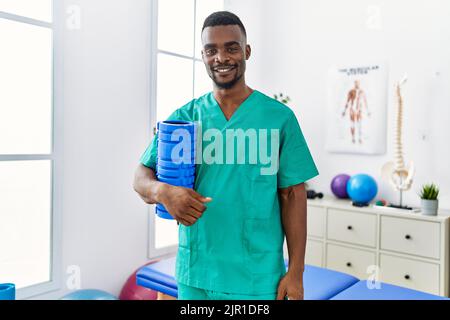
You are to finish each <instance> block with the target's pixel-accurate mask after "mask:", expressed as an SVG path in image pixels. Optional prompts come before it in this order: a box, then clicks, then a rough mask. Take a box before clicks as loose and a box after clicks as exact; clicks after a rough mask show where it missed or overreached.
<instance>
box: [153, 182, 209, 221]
mask: <svg viewBox="0 0 450 320" xmlns="http://www.w3.org/2000/svg"><path fill="white" fill-rule="evenodd" d="M159 188H160V190H159V192H158V193H159V195H158V200H159V201H158V202H159V203H161V204H163V205H164V207H165V208H166V209H167V211H168V212H169V213H170V214H171V215H172V217H173V218H174V219H175V220H177V221H178V222H179V223H181V224H183V225H185V226H191V225H193V224H194V223H195V222H197V219H198V218H200V217H201V216H202V215H203V212H204V211H205V210H206V206H205V205H204V203H207V202H210V201H211V200H212V199H211V198H206V197H203V196H202V195H200V194H199V193H197V192H195V191H194V190H192V189H189V188H184V187H176V186H172V185H169V184H166V183H162V184H161V185H160V187H159Z"/></svg>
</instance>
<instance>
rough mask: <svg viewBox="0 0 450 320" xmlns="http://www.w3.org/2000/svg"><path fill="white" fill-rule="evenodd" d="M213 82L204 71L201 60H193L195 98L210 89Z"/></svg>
mask: <svg viewBox="0 0 450 320" xmlns="http://www.w3.org/2000/svg"><path fill="white" fill-rule="evenodd" d="M212 89H213V82H212V80H211V78H210V77H209V75H208V73H207V72H206V68H205V64H204V63H203V62H198V61H196V62H195V86H194V96H195V97H196V98H198V97H200V96H202V95H204V94H205V93H208V92H210V91H212Z"/></svg>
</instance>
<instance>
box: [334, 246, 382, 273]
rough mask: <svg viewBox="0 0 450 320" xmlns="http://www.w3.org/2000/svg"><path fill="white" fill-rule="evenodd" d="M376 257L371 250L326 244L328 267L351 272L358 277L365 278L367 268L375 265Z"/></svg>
mask: <svg viewBox="0 0 450 320" xmlns="http://www.w3.org/2000/svg"><path fill="white" fill-rule="evenodd" d="M375 261H376V257H375V253H374V252H372V251H367V250H361V249H355V248H349V247H345V246H342V245H335V244H332V243H328V244H327V264H326V267H327V268H328V269H333V270H337V271H341V272H345V273H348V274H351V275H353V276H355V277H357V278H359V279H364V278H367V269H368V268H369V266H373V265H375Z"/></svg>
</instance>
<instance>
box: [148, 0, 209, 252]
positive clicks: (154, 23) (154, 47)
mask: <svg viewBox="0 0 450 320" xmlns="http://www.w3.org/2000/svg"><path fill="white" fill-rule="evenodd" d="M158 1H159V0H154V1H152V2H151V9H150V10H151V14H150V16H151V18H150V55H151V58H150V121H149V123H150V128H151V132H150V136H151V137H152V138H153V137H154V136H155V133H156V106H157V96H156V95H157V75H158V70H157V66H158V61H157V58H158V54H166V55H170V56H174V57H178V58H183V59H187V60H191V61H192V74H193V75H192V97H194V95H195V63H196V62H201V63H203V60H202V59H200V58H197V57H196V56H195V50H196V49H198V48H196V47H195V45H196V37H197V36H198V32H199V30H196V25H197V24H196V12H197V10H196V5H197V0H194V12H193V15H194V40H193V41H194V49H193V52H192V56H187V55H182V54H177V53H173V52H170V51H165V50H160V49H159V48H158ZM148 220H149V221H148V244H149V247H148V257H149V258H150V259H155V258H162V257H166V256H173V255H174V254H175V253H176V251H177V249H178V244H176V245H172V246H167V247H163V248H156V246H155V234H156V233H155V205H150V206H149V219H148Z"/></svg>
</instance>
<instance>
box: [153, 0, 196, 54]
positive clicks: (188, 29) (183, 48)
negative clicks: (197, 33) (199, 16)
mask: <svg viewBox="0 0 450 320" xmlns="http://www.w3.org/2000/svg"><path fill="white" fill-rule="evenodd" d="M158 49H160V50H166V51H170V52H173V53H178V54H183V55H187V56H190V57H192V56H193V54H194V0H160V1H158Z"/></svg>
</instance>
